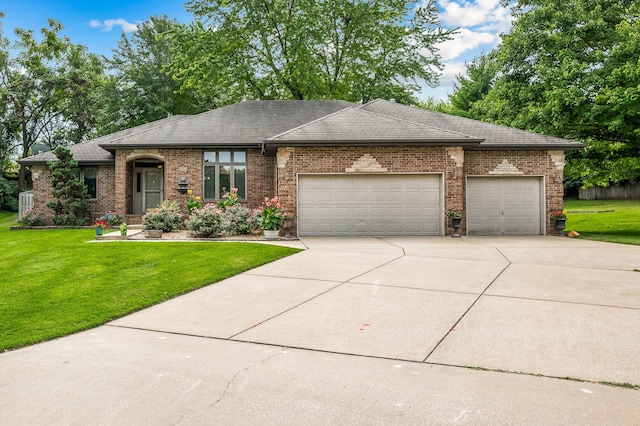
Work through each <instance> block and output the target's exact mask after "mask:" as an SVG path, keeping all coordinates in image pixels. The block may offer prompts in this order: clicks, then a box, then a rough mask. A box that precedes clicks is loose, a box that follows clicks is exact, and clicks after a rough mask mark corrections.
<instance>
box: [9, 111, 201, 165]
mask: <svg viewBox="0 0 640 426" xmlns="http://www.w3.org/2000/svg"><path fill="white" fill-rule="evenodd" d="M187 117H189V116H188V115H174V116H172V117H168V118H163V119H162V120H157V121H154V122H152V123H146V124H142V125H140V126H136V127H132V128H130V129H124V130H121V131H119V132H115V133H111V134H109V135H104V136H100V137H99V138H96V139H92V140H90V141H86V142H82V143H79V144H75V145H70V146H69V150H70V151H71V153H72V154H73V158H74V159H75V160H76V161H78V162H79V163H82V164H110V163H113V162H114V161H115V160H114V158H113V154H111V153H110V152H109V151H107V150H105V149H103V148H101V147H100V144H102V143H106V142H108V141H111V140H114V139H115V140H117V139H119V138H122V137H126V136H129V135H134V134H136V133H138V132H141V131H145V130H148V129H152V128H154V127H158V126H164V125H166V124H171V123H175V122H177V121H180V120H184V119H185V118H187ZM55 160H56V156H55V155H54V154H53V152H51V151H49V152H43V153H41V154H37V155H32V156H31V157H27V158H24V159H22V160H19V163H20V164H25V165H36V164H46V163H47V162H48V161H55Z"/></svg>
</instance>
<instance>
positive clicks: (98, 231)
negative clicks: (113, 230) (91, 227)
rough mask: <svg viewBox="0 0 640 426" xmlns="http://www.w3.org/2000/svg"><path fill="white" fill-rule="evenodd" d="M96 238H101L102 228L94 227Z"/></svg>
mask: <svg viewBox="0 0 640 426" xmlns="http://www.w3.org/2000/svg"><path fill="white" fill-rule="evenodd" d="M96 237H102V226H96Z"/></svg>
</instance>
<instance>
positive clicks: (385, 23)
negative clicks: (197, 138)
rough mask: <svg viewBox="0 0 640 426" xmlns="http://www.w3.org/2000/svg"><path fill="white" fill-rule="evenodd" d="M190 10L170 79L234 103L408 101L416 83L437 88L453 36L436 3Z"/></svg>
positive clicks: (277, 2) (374, 1)
mask: <svg viewBox="0 0 640 426" xmlns="http://www.w3.org/2000/svg"><path fill="white" fill-rule="evenodd" d="M187 9H188V10H189V11H191V12H193V13H194V14H195V15H196V16H197V17H198V18H200V19H201V21H200V22H197V23H193V24H191V25H190V26H189V27H188V28H187V29H186V33H187V34H189V36H188V37H187V36H185V35H184V34H178V35H175V36H174V40H176V41H177V42H178V43H179V44H180V46H181V47H180V49H179V50H180V51H181V52H182V54H181V55H179V56H178V58H177V59H178V60H177V61H176V63H175V64H174V65H175V68H174V71H175V74H176V76H177V77H178V78H180V79H184V80H185V82H186V84H187V86H195V85H197V84H198V83H199V82H215V83H216V84H219V85H220V87H224V89H225V90H224V93H225V94H226V96H229V97H231V98H233V97H234V96H237V94H238V93H244V95H245V97H250V98H258V99H345V100H351V101H363V102H366V101H368V100H370V99H373V98H376V97H384V98H396V99H397V100H398V101H399V102H415V99H414V97H413V93H414V92H415V91H416V90H417V88H418V86H419V84H420V83H422V82H426V83H427V84H429V85H432V86H433V85H435V84H436V83H437V72H438V71H439V69H440V62H439V55H438V53H437V50H436V48H435V45H436V44H437V43H439V42H441V41H444V40H446V39H448V38H449V36H450V34H451V32H450V31H447V30H444V29H443V28H442V27H441V26H440V24H439V22H438V17H437V14H438V9H437V7H436V5H435V0H427V1H425V2H421V3H420V5H418V4H417V2H411V1H406V0H369V1H350V0H319V1H308V0H235V1H215V0H191V1H189V2H188V3H187ZM185 44H187V45H188V46H187V47H184V48H183V46H185Z"/></svg>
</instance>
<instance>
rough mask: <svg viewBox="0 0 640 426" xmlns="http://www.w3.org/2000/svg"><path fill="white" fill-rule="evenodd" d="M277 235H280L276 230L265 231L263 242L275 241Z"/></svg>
mask: <svg viewBox="0 0 640 426" xmlns="http://www.w3.org/2000/svg"><path fill="white" fill-rule="evenodd" d="M278 234H280V230H279V229H276V230H268V229H265V230H264V239H265V240H277V239H278Z"/></svg>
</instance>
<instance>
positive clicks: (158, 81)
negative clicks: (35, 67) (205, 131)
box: [101, 15, 216, 134]
mask: <svg viewBox="0 0 640 426" xmlns="http://www.w3.org/2000/svg"><path fill="white" fill-rule="evenodd" d="M183 27H184V25H183V24H180V23H178V21H176V20H175V19H170V18H169V17H168V16H166V15H163V16H151V17H150V18H149V20H148V21H146V22H144V23H142V24H140V25H139V26H138V30H137V31H135V32H133V33H132V34H131V35H130V36H128V35H127V34H125V33H122V36H121V38H120V41H119V42H118V47H117V49H114V50H113V57H112V58H111V59H109V60H108V65H109V66H110V68H111V70H112V71H113V72H112V74H111V75H110V76H109V77H108V78H106V79H105V80H104V81H103V93H102V95H103V103H102V106H103V116H102V117H101V133H103V134H104V133H110V132H113V131H116V130H120V129H122V128H128V127H133V126H137V125H139V124H143V123H148V122H151V121H154V120H158V119H161V118H166V117H168V116H170V115H176V114H194V113H199V112H202V111H206V110H208V109H211V108H214V107H215V106H216V99H215V98H214V97H213V96H208V95H207V91H206V90H204V88H190V89H185V90H180V89H181V86H182V82H181V81H180V80H179V79H176V78H174V76H173V73H172V71H171V65H172V63H173V61H174V59H175V56H176V55H177V52H176V49H175V45H174V41H173V40H172V39H171V38H169V37H166V34H167V33H169V32H175V33H180V32H182V31H183V30H182V28H183Z"/></svg>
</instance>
